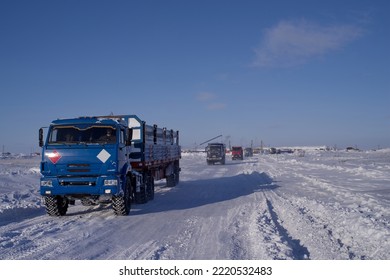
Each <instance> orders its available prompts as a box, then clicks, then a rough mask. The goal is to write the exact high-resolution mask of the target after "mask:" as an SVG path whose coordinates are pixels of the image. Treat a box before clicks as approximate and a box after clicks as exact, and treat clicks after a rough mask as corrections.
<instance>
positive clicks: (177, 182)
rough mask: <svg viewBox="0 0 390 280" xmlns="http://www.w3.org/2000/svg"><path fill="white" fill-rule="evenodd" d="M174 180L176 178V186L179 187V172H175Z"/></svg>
mask: <svg viewBox="0 0 390 280" xmlns="http://www.w3.org/2000/svg"><path fill="white" fill-rule="evenodd" d="M174 178H175V181H174V182H175V186H176V185H177V184H179V182H180V173H179V172H178V171H177V172H175V174H174Z"/></svg>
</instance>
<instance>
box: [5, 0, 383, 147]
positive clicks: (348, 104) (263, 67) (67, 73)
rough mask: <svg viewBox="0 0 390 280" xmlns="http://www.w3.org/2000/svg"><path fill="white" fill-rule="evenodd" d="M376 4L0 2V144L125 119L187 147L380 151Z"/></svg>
mask: <svg viewBox="0 0 390 280" xmlns="http://www.w3.org/2000/svg"><path fill="white" fill-rule="evenodd" d="M389 12H390V2H388V1H385V0H383V1H375V0H369V1H358V0H355V1H339V0H338V1H333V0H330V1H329V0H328V1H314V0H313V1H298V0H297V1H280V0H273V1H263V0H258V1H251V0H236V1H222V0H208V1H206V0H198V1H185V0H182V1H170V0H166V1H157V0H155V1H151V0H143V1H133V0H129V1H99V0H90V1H86V0H77V1H73V0H66V1H65V0H51V1H49V0H47V1H40V0H35V1H21V0H1V1H0V40H1V42H0V94H1V103H0V128H1V131H2V132H1V135H0V145H1V146H4V147H5V148H4V149H5V151H11V152H30V151H39V148H38V147H37V142H38V141H37V139H38V129H39V128H40V127H41V126H47V125H48V124H49V123H50V122H51V120H53V119H57V118H68V117H75V116H84V115H104V114H110V113H114V114H137V115H139V116H140V117H141V118H142V119H144V120H145V121H146V122H147V123H150V124H153V123H156V124H158V125H159V126H162V127H168V128H173V129H175V130H180V135H181V144H182V146H184V147H194V146H195V145H197V144H200V143H202V142H203V141H205V140H207V139H210V138H212V137H214V136H217V135H220V134H222V135H223V137H222V140H229V141H230V143H231V144H232V145H244V146H246V145H249V144H250V143H251V141H253V143H254V144H255V145H259V144H260V141H263V143H264V144H265V145H268V146H297V145H328V146H334V145H337V147H339V148H343V147H346V146H355V145H357V146H358V147H361V148H376V147H378V146H380V147H390V130H389V127H390V109H389V105H390V71H389V65H390V54H389V50H390V34H389V33H390V32H389V26H390V17H389V16H388V14H389Z"/></svg>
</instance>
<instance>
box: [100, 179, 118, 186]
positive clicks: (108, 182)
mask: <svg viewBox="0 0 390 280" xmlns="http://www.w3.org/2000/svg"><path fill="white" fill-rule="evenodd" d="M103 184H104V185H105V186H117V185H118V180H117V179H107V180H104V183H103Z"/></svg>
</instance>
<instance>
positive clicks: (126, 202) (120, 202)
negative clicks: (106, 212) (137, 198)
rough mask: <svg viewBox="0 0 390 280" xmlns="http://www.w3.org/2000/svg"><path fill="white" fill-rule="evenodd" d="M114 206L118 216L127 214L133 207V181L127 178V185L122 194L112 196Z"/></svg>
mask: <svg viewBox="0 0 390 280" xmlns="http://www.w3.org/2000/svg"><path fill="white" fill-rule="evenodd" d="M112 208H113V209H114V213H115V215H117V216H127V215H129V213H130V209H131V181H130V178H129V177H127V178H126V186H125V189H124V192H123V194H122V195H115V196H113V197H112Z"/></svg>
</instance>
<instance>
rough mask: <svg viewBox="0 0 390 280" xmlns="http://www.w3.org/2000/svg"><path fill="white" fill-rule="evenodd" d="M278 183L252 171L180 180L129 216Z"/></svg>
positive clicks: (224, 197) (271, 187) (187, 205)
mask: <svg viewBox="0 0 390 280" xmlns="http://www.w3.org/2000/svg"><path fill="white" fill-rule="evenodd" d="M278 187H279V186H278V185H276V184H275V183H274V181H273V180H272V178H271V177H269V176H268V175H267V174H266V173H259V172H253V173H250V174H239V175H236V176H232V177H223V178H212V179H205V180H196V181H181V182H180V183H179V184H178V185H177V186H175V187H173V188H171V189H170V190H167V191H165V192H156V194H155V200H154V201H152V202H149V203H148V204H145V207H144V206H143V205H135V207H134V208H137V211H134V212H131V213H130V215H133V216H136V215H143V214H148V213H155V212H165V211H172V210H183V209H191V208H195V207H200V206H204V205H208V204H214V203H219V202H223V201H229V200H233V199H236V198H239V197H243V196H247V195H250V194H252V193H254V192H258V191H267V190H274V189H276V188H278Z"/></svg>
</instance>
